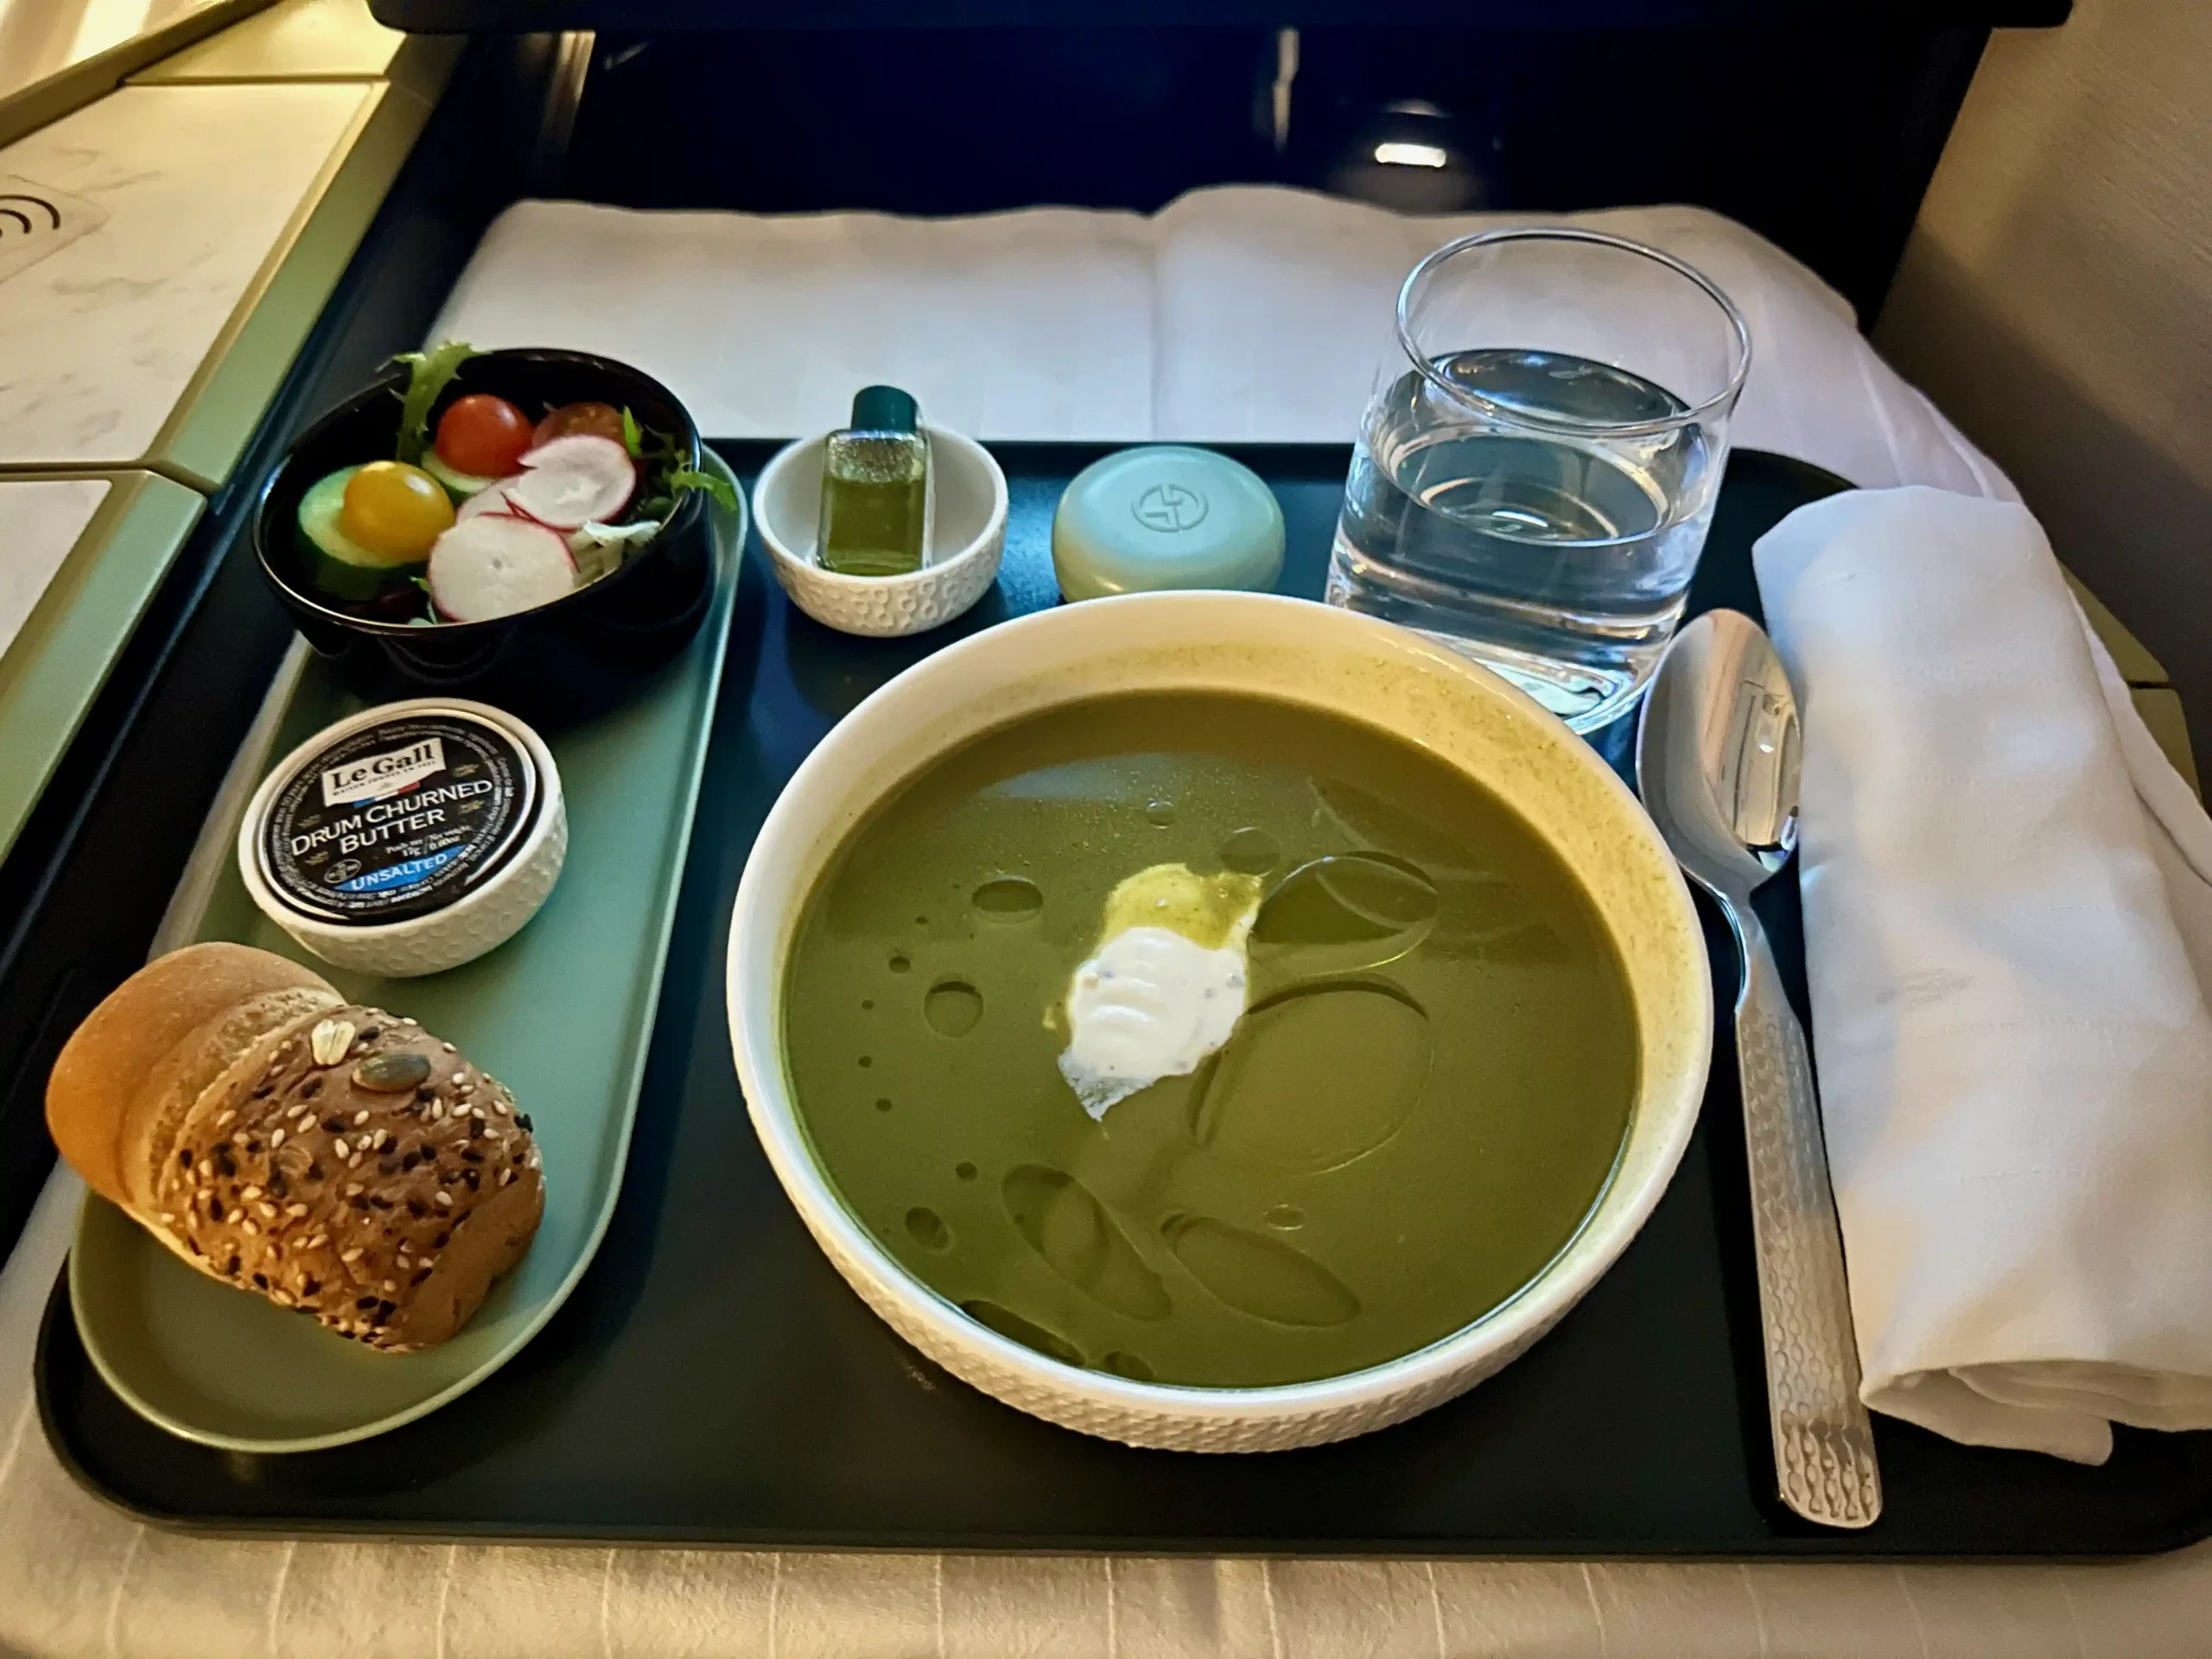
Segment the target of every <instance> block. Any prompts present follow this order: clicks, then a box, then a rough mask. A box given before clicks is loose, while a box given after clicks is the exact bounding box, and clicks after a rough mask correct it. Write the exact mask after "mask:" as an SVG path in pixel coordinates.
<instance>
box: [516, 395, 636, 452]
mask: <svg viewBox="0 0 2212 1659" xmlns="http://www.w3.org/2000/svg"><path fill="white" fill-rule="evenodd" d="M579 432H584V433H588V434H589V435H591V436H593V437H594V438H612V439H613V440H614V442H617V443H620V442H622V411H621V410H619V409H617V408H615V407H614V405H613V404H562V405H561V407H560V408H558V409H556V410H554V411H553V412H552V413H551V414H550V415H548V416H546V417H545V418H544V419H543V420H542V421H540V422H539V423H537V431H536V432H534V433H533V434H531V440H532V442H537V443H550V442H553V440H554V439H556V438H567V437H573V436H575V435H576V434H577V433H579Z"/></svg>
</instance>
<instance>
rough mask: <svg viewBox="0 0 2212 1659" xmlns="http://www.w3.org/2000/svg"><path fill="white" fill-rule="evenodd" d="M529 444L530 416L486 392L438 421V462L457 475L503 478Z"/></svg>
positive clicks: (463, 401)
mask: <svg viewBox="0 0 2212 1659" xmlns="http://www.w3.org/2000/svg"><path fill="white" fill-rule="evenodd" d="M616 420H617V422H618V423H619V422H620V416H617V417H616ZM531 442H533V440H532V439H531V431H530V416H527V415H525V414H524V413H523V412H522V410H518V409H517V408H516V407H515V406H514V405H513V404H511V403H509V402H508V401H507V400H506V399H505V398H504V397H493V396H492V395H491V393H489V392H486V391H472V392H471V393H469V394H468V396H467V397H463V398H461V399H460V400H459V401H457V402H456V403H454V405H453V407H452V408H450V409H448V410H446V412H445V413H444V414H443V415H441V416H439V417H438V442H437V450H438V459H439V460H440V461H443V462H445V464H446V465H447V466H448V467H452V468H453V469H454V471H455V472H457V473H468V474H473V475H474V476H475V477H478V478H505V477H506V476H507V474H510V473H512V472H513V471H515V470H516V468H517V467H518V466H519V465H520V463H521V461H522V455H523V451H524V450H525V449H527V448H530V447H531Z"/></svg>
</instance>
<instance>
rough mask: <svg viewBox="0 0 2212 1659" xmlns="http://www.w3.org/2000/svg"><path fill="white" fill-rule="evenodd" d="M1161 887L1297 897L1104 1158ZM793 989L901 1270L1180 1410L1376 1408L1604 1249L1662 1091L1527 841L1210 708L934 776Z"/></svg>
mask: <svg viewBox="0 0 2212 1659" xmlns="http://www.w3.org/2000/svg"><path fill="white" fill-rule="evenodd" d="M1355 855H1357V856H1355ZM1317 859H1330V860H1332V861H1330V862H1326V863H1323V864H1319V865H1315V864H1314V863H1313V861H1315V860H1317ZM1162 865H1181V866H1185V867H1187V868H1188V870H1189V871H1191V872H1193V873H1195V874H1197V875H1198V876H1200V877H1215V876H1221V875H1223V874H1224V873H1229V874H1234V875H1236V876H1243V877H1248V878H1249V877H1255V876H1256V877H1258V878H1259V882H1258V889H1257V890H1258V891H1260V892H1262V893H1265V894H1266V897H1265V898H1264V899H1263V900H1262V902H1261V904H1260V908H1259V912H1258V919H1257V920H1256V922H1255V923H1253V924H1252V926H1251V931H1250V939H1249V988H1248V989H1247V990H1246V992H1245V995H1246V996H1247V999H1248V1000H1247V1001H1246V1005H1245V1009H1244V1012H1243V1016H1242V1018H1241V1019H1240V1020H1238V1021H1237V1023H1236V1027H1235V1031H1234V1034H1233V1035H1231V1036H1230V1039H1229V1041H1228V1043H1227V1044H1226V1046H1224V1047H1222V1048H1221V1049H1220V1050H1219V1051H1218V1052H1216V1053H1214V1054H1213V1055H1212V1056H1211V1058H1208V1059H1206V1060H1205V1061H1204V1062H1202V1063H1201V1064H1199V1065H1198V1068H1197V1069H1196V1071H1193V1072H1192V1073H1190V1074H1189V1075H1186V1076H1179V1077H1165V1078H1163V1079H1162V1080H1160V1082H1158V1083H1155V1084H1152V1085H1151V1086H1150V1087H1147V1088H1144V1089H1142V1090H1139V1091H1138V1092H1137V1093H1135V1094H1134V1095H1130V1096H1128V1097H1127V1098H1125V1099H1122V1100H1120V1101H1119V1102H1118V1103H1116V1104H1115V1105H1113V1106H1112V1107H1111V1108H1110V1109H1108V1110H1107V1111H1106V1112H1105V1114H1104V1116H1103V1117H1102V1118H1100V1119H1097V1120H1096V1121H1094V1119H1093V1118H1092V1117H1091V1116H1090V1115H1089V1114H1088V1113H1087V1112H1086V1111H1085V1110H1084V1107H1083V1104H1082V1103H1080V1102H1079V1101H1078V1100H1077V1096H1076V1094H1075V1092H1074V1090H1072V1089H1071V1086H1070V1084H1069V1082H1068V1080H1067V1079H1066V1077H1064V1076H1063V1075H1062V1072H1061V1071H1060V1068H1059V1058H1060V1055H1061V1052H1062V1051H1063V1050H1064V1049H1065V1048H1066V1047H1067V1046H1068V1043H1069V1031H1068V1022H1067V1019H1066V1016H1065V1014H1064V1012H1063V1004H1064V1001H1065V998H1066V995H1067V991H1068V987H1069V982H1070V979H1071V976H1072V975H1073V974H1074V973H1075V971H1076V969H1077V967H1078V966H1080V965H1081V964H1082V963H1084V961H1085V960H1086V958H1088V957H1090V956H1091V955H1092V953H1093V952H1094V951H1095V950H1096V949H1097V948H1098V947H1099V945H1100V943H1101V941H1100V930H1101V925H1102V918H1103V917H1104V915H1105V914H1106V912H1107V906H1108V899H1109V894H1111V893H1113V891H1114V889H1115V888H1116V886H1117V885H1118V884H1120V883H1122V881H1123V880H1125V879H1126V878H1128V877H1130V876H1132V875H1134V874H1137V873H1138V872H1141V871H1146V870H1148V869H1151V868H1154V867H1157V866H1162ZM1232 886H1233V890H1234V891H1236V892H1237V893H1247V892H1250V891H1252V890H1253V888H1252V885H1251V883H1250V882H1249V880H1248V881H1246V882H1244V883H1243V884H1242V885H1234V884H1232ZM785 1008H786V1013H785V1052H786V1059H787V1064H788V1065H789V1069H790V1077H791V1086H792V1090H793V1094H794V1096H795V1098H796V1101H797V1103H798V1112H799V1117H800V1121H801V1122H802V1124H803V1125H804V1130H805V1133H806V1135H807V1136H808V1137H809V1140H810V1142H811V1144H812V1146H813V1147H814V1149H815V1152H816V1154H817V1157H818V1158H819V1160H820V1161H821V1163H822V1165H823V1168H824V1170H825V1171H826V1172H827V1173H828V1175H829V1179H830V1181H831V1183H832V1184H833V1185H835V1186H836V1189H837V1191H838V1192H839V1194H840V1196H841V1197H842V1199H843V1200H844V1202H845V1204H846V1205H847V1206H848V1207H849V1209H850V1211H852V1213H853V1214H854V1215H855V1217H857V1218H858V1219H859V1220H860V1222H861V1224H863V1225H864V1226H866V1227H867V1228H868V1230H869V1231H870V1232H871V1233H872V1234H873V1235H874V1236H875V1238H876V1239H877V1240H878V1241H879V1242H880V1243H881V1244H882V1245H883V1247H884V1248H885V1249H887V1250H888V1251H889V1252H890V1253H891V1254H892V1255H893V1256H895V1257H896V1258H897V1259H898V1260H899V1262H901V1263H903V1264H904V1265H905V1266H906V1268H907V1269H908V1270H909V1271H910V1272H912V1274H914V1275H915V1276H916V1277H917V1278H918V1279H919V1280H920V1281H922V1282H923V1283H925V1284H926V1285H928V1286H930V1287H931V1288H933V1289H934V1290H936V1291H937V1292H938V1294H941V1295H943V1296H944V1297H945V1298H946V1299H947V1300H950V1301H951V1302H954V1303H956V1304H957V1305H959V1306H962V1307H963V1308H965V1309H967V1310H968V1312H969V1313H970V1314H972V1315H973V1316H974V1317H976V1319H980V1320H982V1322H983V1323H985V1324H986V1325H990V1326H992V1327H993V1328H995V1329H996V1330H998V1331H1000V1332H1002V1333H1004V1334H1006V1335H1008V1336H1011V1337H1014V1338H1016V1339H1017V1340H1020V1341H1022V1342H1025V1343H1027V1344H1029V1345H1031V1346H1033V1347H1035V1348H1038V1349H1039V1350H1041V1351H1045V1352H1046V1353H1050V1354H1052V1355H1054V1356H1055V1357H1058V1358H1061V1359H1065V1360H1067V1361H1069V1362H1071V1363H1078V1364H1084V1365H1089V1366H1092V1367H1095V1368H1097V1369H1100V1370H1109V1371H1114V1372H1117V1373H1119V1374H1122V1375H1124V1376H1135V1377H1141V1378H1147V1379H1154V1380H1157V1381H1160V1382H1163V1383H1189V1384H1201V1385H1213V1386H1257V1385H1264V1384H1269V1383H1292V1382H1300V1381H1306V1380H1311V1379H1313V1378H1316V1377H1322V1376H1337V1375H1341V1374H1343V1373H1345V1372H1349V1371H1353V1370H1361V1369H1363V1368H1365V1367H1368V1366H1371V1365H1375V1364H1377V1363H1382V1362H1383V1361H1386V1360H1389V1359H1393V1358H1395V1357H1399V1356H1401V1355H1403V1354H1407V1353H1409V1352H1412V1351H1414V1350H1416V1349H1419V1348H1421V1347H1424V1346H1426V1345H1427V1344H1430V1343H1433V1342H1435V1341H1437V1340H1439V1339H1440V1338H1444V1337H1446V1336H1448V1335H1450V1334H1451V1333H1452V1332H1455V1331H1457V1330H1459V1329H1460V1328H1461V1327H1463V1326H1465V1325H1469V1324H1471V1323H1472V1322H1473V1321H1474V1320H1476V1319H1479V1318H1481V1317H1482V1316H1483V1315H1484V1313H1488V1312H1490V1311H1491V1310H1492V1309H1494V1308H1496V1307H1497V1306H1498V1305H1499V1304H1501V1303H1502V1302H1504V1301H1505V1300H1508V1299H1510V1297H1512V1296H1513V1295H1514V1294H1516V1292H1517V1291H1519V1290H1521V1289H1522V1287H1524V1286H1526V1285H1527V1284H1528V1283H1529V1281H1530V1280H1532V1279H1533V1278H1534V1277H1535V1275H1536V1274H1537V1273H1538V1272H1540V1271H1541V1269H1542V1268H1543V1267H1544V1266H1545V1264H1546V1263H1547V1262H1549V1261H1550V1260H1551V1259H1552V1257H1553V1256H1554V1255H1556V1254H1557V1253H1558V1252H1559V1250H1560V1249H1561V1248H1563V1247H1564V1246H1565V1245H1566V1244H1567V1242H1568V1241H1569V1240H1570V1239H1571V1238H1572V1237H1573V1235H1574V1234H1575V1232H1576V1230H1578V1229H1579V1228H1580V1226H1581V1224H1582V1222H1583V1220H1584V1219H1585V1217H1587V1216H1588V1214H1589V1213H1590V1211H1591V1209H1592V1206H1593V1205H1595V1203H1596V1202H1597V1200H1598V1198H1599V1195H1600V1193H1601V1192H1603V1190H1604V1188H1605V1183H1606V1181H1607V1179H1609V1177H1610V1175H1611V1171H1612V1168H1613V1166H1614V1163H1615V1160H1616V1158H1617V1156H1618V1152H1619V1149H1620V1147H1621V1144H1622V1141H1623V1139H1624V1136H1625V1135H1626V1133H1627V1128H1628V1119H1629V1113H1630V1105H1631V1102H1632V1100H1633V1098H1634V1094H1635V1090H1636V1083H1637V1049H1636V1039H1635V1030H1634V1024H1633V1016H1632V1010H1631V1006H1630V993H1629V988H1628V983H1627V979H1626V976H1625V975H1624V972H1623V969H1622V967H1621V964H1620V961H1619V958H1618V956H1617V954H1616V952H1615V950H1614V948H1613V945H1612V944H1611V940H1610V938H1608V937H1607V935H1606V934H1605V931H1604V929H1603V927H1602V925H1600V923H1599V919H1598V917H1597V914H1596V912H1595V911H1594V909H1593V908H1592V905H1591V903H1590V900H1589V899H1588V897H1587V896H1586V894H1585V893H1584V892H1583V890H1582V888H1581V887H1580V884H1579V883H1578V882H1577V881H1576V880H1574V878H1573V876H1572V875H1571V874H1569V872H1568V871H1567V868H1565V866H1563V865H1562V864H1561V863H1560V861H1559V860H1558V859H1557V857H1556V856H1555V855H1554V854H1553V853H1552V852H1551V850H1550V849H1548V848H1547V847H1546V846H1545V845H1544V844H1543V842H1541V841H1540V840H1539V839H1538V838H1537V836H1535V832H1534V831H1533V830H1531V829H1529V826H1528V824H1527V823H1524V822H1523V821H1522V819H1521V818H1520V817H1518V816H1517V815H1516V813H1515V812H1513V811H1512V810H1511V809H1510V808H1509V807H1507V806H1506V805H1505V804H1503V803H1502V802H1501V801H1499V800H1498V799H1497V798H1496V797H1495V796H1493V795H1492V794H1491V793H1490V792H1489V791H1486V790H1484V789H1483V788H1482V787H1480V786H1478V785H1475V784H1473V783H1471V782H1470V781H1468V780H1467V779H1465V778H1463V777H1461V776H1460V775H1459V773H1457V772H1453V771H1452V770H1451V769H1450V768H1448V767H1446V766H1444V765H1443V764H1441V763H1440V762H1439V761H1437V760H1434V759H1433V758H1432V757H1430V756H1428V755H1427V754H1425V753H1422V752H1421V751H1420V750H1418V749H1416V748H1414V747H1412V746H1410V745H1408V744H1406V743H1403V742H1402V741H1398V740H1397V739H1395V738H1393V737H1391V736H1389V734H1385V733H1383V732H1381V731H1378V730H1376V729H1375V728H1370V727H1367V726H1364V725H1360V724H1357V723H1355V722H1352V721H1345V720H1342V719H1339V718H1338V717H1335V716H1333V715H1325V714H1321V713H1319V712H1317V711H1313V710H1310V709H1296V708H1292V707H1289V706H1287V705H1283V704H1279V703H1273V702H1264V701H1261V700H1258V699H1255V698H1249V697H1241V696H1226V695H1217V694H1211V693H1181V692H1176V693H1157V694H1147V695H1133V696H1116V697H1111V698H1101V699H1098V700H1096V701H1091V702H1079V703H1074V704H1070V705H1065V706H1063V707H1061V708H1059V709H1052V710H1048V711H1046V712H1043V713H1041V714H1038V715H1032V716H1029V717H1027V718H1024V719H1022V720H1020V721H1015V722H1014V723H1013V724H1010V725H1008V726H1006V727H1003V728H1000V729H998V730H996V731H994V732H991V733H988V734H985V735H984V736H982V737H981V738H979V739H977V740H976V741H973V742H971V743H970V744H969V745H968V746H967V747H963V748H962V749H960V750H958V751H957V752H956V753H953V754H951V755H950V756H948V757H946V758H944V760H940V761H938V762H937V763H936V764H934V765H932V766H930V767H929V768H927V769H926V770H925V771H924V772H921V773H920V774H918V776H917V777H915V778H914V779H912V780H910V781H909V782H908V783H907V784H906V785H905V786H904V787H902V789H901V790H900V791H898V792H897V793H896V794H895V795H894V796H893V798H890V799H889V800H888V801H887V802H886V803H885V804H883V805H882V806H881V807H880V808H879V809H878V810H876V811H875V812H874V815H873V816H871V817H869V818H868V820H867V821H866V822H865V823H862V824H861V826H860V827H859V828H858V829H856V830H855V832H854V834H853V835H852V836H851V837H850V839H849V841H848V842H846V844H845V845H844V846H843V847H842V849H839V852H838V854H837V855H836V858H835V859H834V860H833V861H832V863H831V865H830V867H829V871H828V872H827V874H825V875H824V877H823V880H822V881H821V883H820V884H819V886H818V887H817V890H816V891H815V893H813V894H812V895H811V896H810V899H809V901H808V905H807V908H806V911H805V912H804V917H803V918H802V920H801V923H800V927H799V931H798V939H797V942H796V944H795V945H794V948H793V953H792V961H791V969H790V981H789V985H788V995H787V997H786V1001H785Z"/></svg>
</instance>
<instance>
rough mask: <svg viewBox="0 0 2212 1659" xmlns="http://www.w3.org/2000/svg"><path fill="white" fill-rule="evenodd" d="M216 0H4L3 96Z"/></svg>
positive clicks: (0, 10) (0, 43)
mask: <svg viewBox="0 0 2212 1659" xmlns="http://www.w3.org/2000/svg"><path fill="white" fill-rule="evenodd" d="M211 4H213V0H0V98H3V97H5V96H7V95H8V94H9V93H10V92H17V91H20V90H21V89H22V88H23V87H26V86H30V85H31V84H32V83H33V82H35V81H41V80H44V79H47V77H48V76H49V75H54V74H59V73H60V72H61V71H63V70H65V69H67V68H68V67H70V66H71V65H73V64H79V63H82V62H84V61H85V60H86V59H87V58H91V57H96V56H98V55H99V54H100V53H102V52H105V51H107V50H108V49H109V48H112V47H118V46H120V45H122V44H123V43H124V41H128V40H130V39H131V38H132V37H133V36H134V35H148V34H151V33H152V32H153V31H155V30H156V29H167V28H168V27H169V26H170V25H171V24H173V23H175V22H179V21H180V20H181V19H182V18H185V17H188V16H191V15H192V14H193V13H194V12H195V11H201V10H206V9H207V7H208V6H209V5H211Z"/></svg>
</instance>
